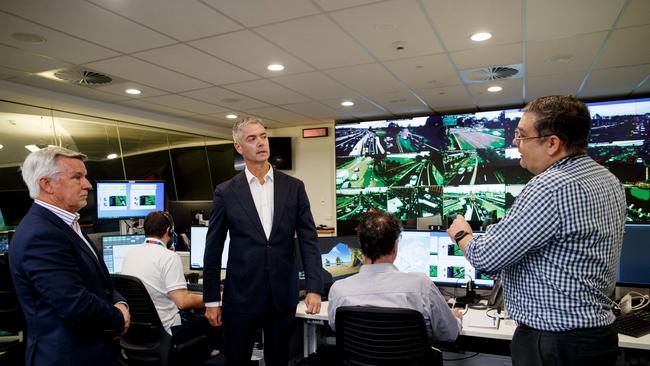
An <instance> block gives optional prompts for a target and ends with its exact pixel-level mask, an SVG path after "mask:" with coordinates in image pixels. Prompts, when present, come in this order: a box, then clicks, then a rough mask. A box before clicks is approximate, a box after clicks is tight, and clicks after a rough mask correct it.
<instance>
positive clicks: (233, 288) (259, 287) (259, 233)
mask: <svg viewBox="0 0 650 366" xmlns="http://www.w3.org/2000/svg"><path fill="white" fill-rule="evenodd" d="M233 140H234V144H235V149H237V152H239V154H241V155H242V157H243V158H244V162H245V163H246V169H245V170H244V172H241V173H239V174H238V175H236V176H235V177H233V178H232V179H230V180H229V181H227V182H224V183H222V184H220V185H218V186H217V187H216V189H215V191H214V203H213V205H214V206H213V209H212V214H211V216H210V226H209V229H208V234H207V239H206V250H205V259H204V270H203V278H204V279H203V281H204V282H203V286H204V287H203V288H204V290H203V291H204V292H203V297H204V301H205V303H206V316H207V317H208V320H210V323H211V324H212V325H213V326H218V325H221V320H222V318H223V327H224V340H225V348H224V351H225V356H226V365H236V366H240V365H245V364H247V363H248V362H249V361H250V357H251V353H252V348H253V342H254V335H255V332H256V331H257V329H258V328H262V329H263V330H264V342H265V343H264V361H265V363H266V364H267V365H270V366H280V365H282V366H286V365H287V363H288V358H289V340H290V336H291V328H292V324H293V320H294V317H295V312H296V304H297V303H298V276H297V272H296V253H295V245H294V235H297V237H298V242H299V244H300V252H301V254H302V261H303V264H304V269H305V279H306V281H305V282H306V291H307V296H306V298H305V303H306V305H307V312H308V313H318V312H320V302H321V295H320V294H321V293H322V291H323V282H322V278H321V257H320V249H319V245H318V237H317V234H316V227H315V225H314V219H313V217H312V214H311V211H310V207H309V199H308V198H307V194H306V192H305V187H304V184H303V183H302V181H300V180H298V179H296V178H293V177H290V176H288V175H286V174H283V173H281V172H279V171H276V170H274V169H273V168H272V167H271V165H270V164H269V162H268V158H269V152H270V150H269V143H268V139H267V135H266V130H265V129H264V126H262V123H261V121H260V120H259V119H255V118H246V119H244V120H242V121H239V122H237V123H236V124H235V126H234V127H233ZM228 231H230V247H229V254H228V269H227V276H226V280H225V284H224V294H223V304H222V301H221V300H222V298H221V294H220V292H219V284H220V279H221V273H220V268H221V255H222V251H223V247H224V240H225V238H226V233H227V232H228ZM222 309H223V310H222Z"/></svg>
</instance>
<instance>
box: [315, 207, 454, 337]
mask: <svg viewBox="0 0 650 366" xmlns="http://www.w3.org/2000/svg"><path fill="white" fill-rule="evenodd" d="M400 231H401V227H400V223H399V221H398V220H397V219H396V218H395V217H394V216H391V215H389V214H387V213H386V212H384V211H381V210H376V211H372V212H369V213H368V214H366V215H365V216H364V217H363V219H361V222H360V223H359V228H358V230H357V232H358V235H359V242H360V243H361V252H362V253H363V255H364V257H365V259H364V264H363V266H362V267H361V270H360V271H359V273H358V274H356V275H354V276H350V277H348V278H346V279H343V280H339V281H337V282H335V283H334V285H332V288H331V289H330V292H329V310H328V317H329V324H330V326H331V327H332V329H335V327H336V321H335V320H336V319H335V316H336V309H337V308H338V307H340V306H355V305H361V306H381V307H392V308H406V309H413V310H417V311H419V312H421V313H422V315H423V316H424V320H425V322H426V325H427V331H428V333H429V337H430V338H431V339H434V340H437V341H444V342H451V341H454V340H456V337H458V334H459V333H460V330H461V327H462V325H461V324H462V323H461V319H462V314H461V313H460V311H459V310H458V309H454V310H451V309H450V308H449V306H448V305H447V303H446V302H445V299H444V298H443V297H442V295H441V294H440V291H438V288H437V287H436V286H435V285H434V284H433V282H432V281H431V279H429V277H427V276H426V275H425V274H423V273H404V272H400V271H399V270H398V269H397V267H395V266H394V265H393V262H395V258H396V257H397V242H398V240H399V236H400Z"/></svg>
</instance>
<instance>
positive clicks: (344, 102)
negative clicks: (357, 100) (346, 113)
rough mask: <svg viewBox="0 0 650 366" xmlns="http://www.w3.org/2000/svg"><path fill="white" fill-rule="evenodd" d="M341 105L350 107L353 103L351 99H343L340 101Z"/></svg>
mask: <svg viewBox="0 0 650 366" xmlns="http://www.w3.org/2000/svg"><path fill="white" fill-rule="evenodd" d="M341 105H342V106H344V107H352V106H353V105H354V102H353V101H351V100H344V101H342V102H341Z"/></svg>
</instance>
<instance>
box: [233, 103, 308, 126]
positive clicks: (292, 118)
mask: <svg viewBox="0 0 650 366" xmlns="http://www.w3.org/2000/svg"><path fill="white" fill-rule="evenodd" d="M246 112H248V113H250V114H252V115H255V116H260V117H262V119H271V120H275V121H282V122H283V123H292V124H295V123H300V122H304V121H310V120H312V119H311V118H309V117H307V116H303V115H301V114H298V113H295V112H292V111H289V110H286V109H283V108H279V107H266V108H256V109H249V110H247V111H246Z"/></svg>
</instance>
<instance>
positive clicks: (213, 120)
mask: <svg viewBox="0 0 650 366" xmlns="http://www.w3.org/2000/svg"><path fill="white" fill-rule="evenodd" d="M221 116H222V115H218V114H217V115H211V114H204V115H195V116H191V117H187V118H190V119H193V120H197V121H201V122H203V123H205V122H208V123H210V124H213V125H215V126H218V127H225V128H232V125H233V121H231V120H228V119H225V118H222V117H221ZM231 144H232V142H231Z"/></svg>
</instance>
